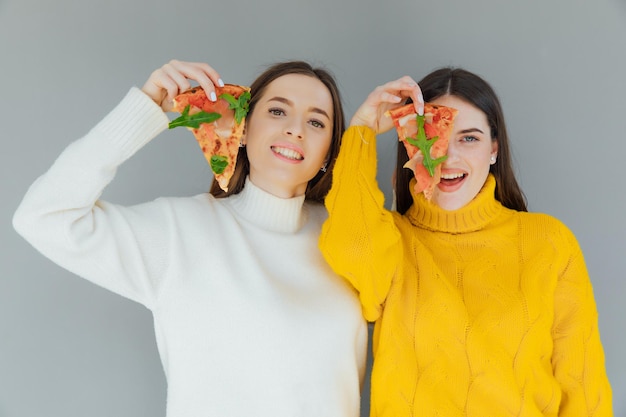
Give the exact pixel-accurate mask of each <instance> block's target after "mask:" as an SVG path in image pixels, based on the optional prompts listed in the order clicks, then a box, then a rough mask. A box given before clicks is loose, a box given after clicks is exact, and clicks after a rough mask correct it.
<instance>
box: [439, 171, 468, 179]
mask: <svg viewBox="0 0 626 417" xmlns="http://www.w3.org/2000/svg"><path fill="white" fill-rule="evenodd" d="M464 175H465V174H463V173H462V172H456V173H454V174H441V178H443V179H444V180H453V179H456V178H461V177H463V176H464Z"/></svg>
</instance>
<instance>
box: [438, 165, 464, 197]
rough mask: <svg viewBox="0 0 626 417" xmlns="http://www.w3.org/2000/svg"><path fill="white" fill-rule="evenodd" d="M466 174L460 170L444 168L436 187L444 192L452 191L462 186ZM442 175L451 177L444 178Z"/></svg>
mask: <svg viewBox="0 0 626 417" xmlns="http://www.w3.org/2000/svg"><path fill="white" fill-rule="evenodd" d="M468 175H469V174H468V173H467V172H465V171H462V170H456V169H455V170H451V169H444V170H442V171H441V181H440V182H439V183H438V184H437V188H438V189H439V190H441V191H443V192H446V193H451V192H454V191H456V190H458V189H459V188H461V187H462V186H463V184H464V183H465V180H467V178H468ZM444 176H447V177H451V179H447V180H446V179H444V178H443V177H444Z"/></svg>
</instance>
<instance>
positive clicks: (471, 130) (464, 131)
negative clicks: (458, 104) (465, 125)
mask: <svg viewBox="0 0 626 417" xmlns="http://www.w3.org/2000/svg"><path fill="white" fill-rule="evenodd" d="M474 132H480V133H482V134H483V135H484V134H485V132H483V131H482V130H480V129H479V128H477V127H472V128H469V129H463V130H461V131H459V132H458V133H457V134H465V133H474Z"/></svg>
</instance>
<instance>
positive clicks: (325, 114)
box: [267, 96, 330, 120]
mask: <svg viewBox="0 0 626 417" xmlns="http://www.w3.org/2000/svg"><path fill="white" fill-rule="evenodd" d="M267 101H279V102H281V103H285V104H287V105H289V106H293V101H291V100H289V99H287V98H285V97H279V96H276V97H272V98H270V99H269V100H267ZM309 111H312V112H314V113H319V114H321V115H324V116H326V118H328V120H330V116H329V115H328V113H326V111H325V110H323V109H320V108H319V107H310V108H309Z"/></svg>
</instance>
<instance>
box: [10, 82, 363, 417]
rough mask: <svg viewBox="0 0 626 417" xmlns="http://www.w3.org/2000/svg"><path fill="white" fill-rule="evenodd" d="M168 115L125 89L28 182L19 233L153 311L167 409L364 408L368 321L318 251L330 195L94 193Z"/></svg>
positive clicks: (329, 415)
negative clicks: (136, 198) (139, 196)
mask: <svg viewBox="0 0 626 417" xmlns="http://www.w3.org/2000/svg"><path fill="white" fill-rule="evenodd" d="M167 122H168V119H167V117H166V116H165V114H164V113H163V112H162V111H161V109H160V108H159V107H158V106H157V105H155V104H154V102H152V100H150V99H149V98H148V97H147V96H145V95H144V94H143V93H142V92H141V91H140V90H138V89H136V88H133V89H131V90H130V92H129V93H128V95H127V96H126V97H125V98H124V100H123V101H122V102H121V103H120V104H119V105H118V106H117V107H116V108H115V109H114V110H113V111H112V112H111V113H110V114H109V115H107V117H105V118H104V119H103V120H102V121H101V122H100V123H99V124H98V125H97V126H96V127H95V128H94V129H92V130H91V131H90V132H89V133H88V134H87V135H86V136H85V137H83V138H82V139H80V140H78V141H76V142H74V143H73V144H71V145H70V146H69V147H68V148H67V149H66V150H65V151H64V152H63V153H62V154H61V155H60V157H59V158H58V159H57V161H56V162H55V163H54V165H53V166H52V167H51V168H50V169H49V171H48V172H47V173H46V174H44V175H43V176H42V177H40V178H39V179H38V180H37V181H36V182H35V183H34V184H33V185H32V186H31V188H30V189H29V191H28V193H27V194H26V196H25V197H24V200H23V202H22V204H21V205H20V207H19V208H18V210H17V212H16V214H15V216H14V219H13V221H14V226H15V228H16V230H17V231H18V232H19V233H20V234H21V235H22V236H24V238H25V239H27V240H28V241H29V242H30V243H31V244H32V245H33V246H34V247H36V248H37V249H38V250H39V251H40V252H42V253H43V254H44V255H45V256H47V257H49V258H50V259H52V260H53V261H54V262H56V263H58V264H59V265H61V266H63V267H64V268H67V269H68V270H70V271H72V272H74V273H76V274H78V275H80V276H81V277H84V278H86V279H88V280H90V281H92V282H94V283H96V284H98V285H101V286H102V287H105V288H107V289H109V290H111V291H114V292H116V293H119V294H121V295H123V296H125V297H128V298H130V299H132V300H135V301H137V302H139V303H141V304H143V305H145V306H146V307H147V308H149V309H150V310H151V311H152V313H153V316H154V327H155V334H156V339H157V344H158V348H159V352H160V355H161V360H162V363H163V367H164V370H165V374H166V376H167V380H168V399H167V416H168V417H195V416H203V417H210V416H215V417H236V416H242V417H244V416H245V417H250V416H257V417H258V416H267V417H279V416H284V417H296V416H315V417H321V416H324V417H333V416H337V417H357V416H358V415H359V387H360V381H361V380H362V376H363V371H364V366H365V365H364V364H365V355H366V339H367V326H366V324H365V322H364V320H363V318H362V316H361V309H360V305H359V302H358V299H357V298H356V295H355V294H354V292H353V290H352V289H351V288H350V287H349V286H348V285H347V284H346V283H345V282H343V281H342V280H341V279H340V278H339V277H337V276H336V275H334V274H333V272H332V271H331V269H330V268H329V267H328V266H327V265H326V263H325V262H324V260H323V258H322V256H321V254H320V251H319V249H318V246H317V243H318V235H319V231H320V227H321V224H322V222H323V221H324V219H325V218H326V211H325V209H324V207H323V206H322V205H318V204H310V203H308V202H304V197H303V196H302V197H297V198H292V199H280V198H277V197H274V196H272V195H270V194H268V193H266V192H264V191H263V190H261V189H259V188H257V187H255V186H254V184H252V183H251V182H250V181H249V180H248V182H247V184H246V186H245V188H244V191H243V192H241V193H240V194H238V195H235V196H231V197H229V198H226V199H215V198H213V197H212V196H211V195H209V194H200V195H197V196H194V197H189V198H160V199H157V200H155V201H152V202H149V203H145V204H140V205H136V206H132V207H122V206H119V205H115V204H111V203H108V202H105V201H101V200H99V196H100V195H101V192H102V190H103V189H104V188H105V187H106V185H107V184H108V183H109V182H110V181H111V180H112V179H113V177H114V175H115V171H116V168H117V167H118V166H119V165H120V164H121V163H123V162H124V161H125V160H126V159H128V158H129V157H130V156H132V155H133V154H134V153H135V152H136V151H137V150H138V149H140V148H141V147H142V146H143V145H145V144H146V143H147V142H148V141H150V140H151V139H152V138H154V137H155V136H156V135H157V134H159V133H160V132H161V131H163V130H164V129H165V128H166V127H167Z"/></svg>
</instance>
